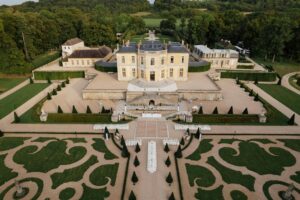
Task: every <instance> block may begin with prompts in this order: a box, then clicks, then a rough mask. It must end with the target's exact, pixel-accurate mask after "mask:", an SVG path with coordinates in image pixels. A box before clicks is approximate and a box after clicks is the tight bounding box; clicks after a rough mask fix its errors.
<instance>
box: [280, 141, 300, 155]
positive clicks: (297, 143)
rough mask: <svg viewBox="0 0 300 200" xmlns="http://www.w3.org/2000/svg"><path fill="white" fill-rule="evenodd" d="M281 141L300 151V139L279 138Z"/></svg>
mask: <svg viewBox="0 0 300 200" xmlns="http://www.w3.org/2000/svg"><path fill="white" fill-rule="evenodd" d="M279 141H280V142H283V143H284V146H286V147H288V148H290V149H293V150H294V151H298V152H300V139H298V140H297V139H279Z"/></svg>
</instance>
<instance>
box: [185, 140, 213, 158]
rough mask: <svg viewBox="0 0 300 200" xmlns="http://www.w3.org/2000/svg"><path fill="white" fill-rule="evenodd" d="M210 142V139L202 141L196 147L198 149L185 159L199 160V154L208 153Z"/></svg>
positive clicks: (210, 146)
mask: <svg viewBox="0 0 300 200" xmlns="http://www.w3.org/2000/svg"><path fill="white" fill-rule="evenodd" d="M211 141H212V140H211V139H203V140H201V142H200V143H199V145H198V148H197V149H196V150H195V151H194V152H193V153H192V154H191V155H189V156H187V157H186V159H189V160H195V161H197V160H200V159H201V154H203V153H206V152H209V151H210V150H211V149H212V147H213V145H212V144H210V142H211Z"/></svg>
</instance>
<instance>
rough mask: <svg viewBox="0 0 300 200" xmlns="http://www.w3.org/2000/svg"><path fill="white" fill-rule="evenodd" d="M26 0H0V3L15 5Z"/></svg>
mask: <svg viewBox="0 0 300 200" xmlns="http://www.w3.org/2000/svg"><path fill="white" fill-rule="evenodd" d="M25 1H28V0H0V5H4V4H5V5H16V4H21V3H23V2H25ZM31 1H38V0H31Z"/></svg>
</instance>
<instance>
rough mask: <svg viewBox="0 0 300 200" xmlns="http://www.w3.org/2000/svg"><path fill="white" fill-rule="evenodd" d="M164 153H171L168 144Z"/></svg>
mask: <svg viewBox="0 0 300 200" xmlns="http://www.w3.org/2000/svg"><path fill="white" fill-rule="evenodd" d="M164 151H165V152H166V153H168V152H169V151H170V149H169V145H168V143H166V144H165V148H164Z"/></svg>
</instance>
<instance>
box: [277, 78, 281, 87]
mask: <svg viewBox="0 0 300 200" xmlns="http://www.w3.org/2000/svg"><path fill="white" fill-rule="evenodd" d="M277 85H281V77H279V80H278V82H277Z"/></svg>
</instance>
